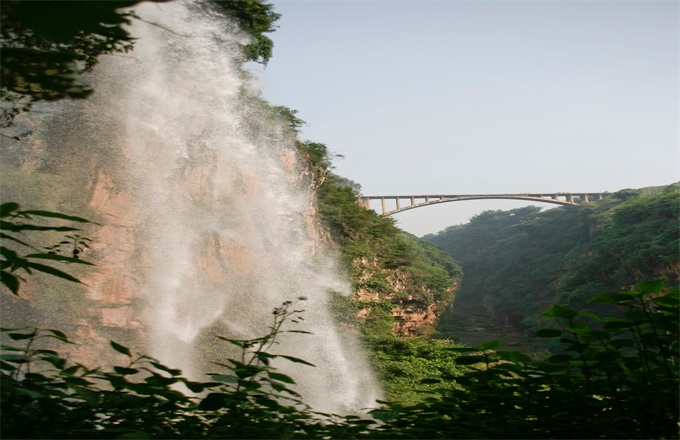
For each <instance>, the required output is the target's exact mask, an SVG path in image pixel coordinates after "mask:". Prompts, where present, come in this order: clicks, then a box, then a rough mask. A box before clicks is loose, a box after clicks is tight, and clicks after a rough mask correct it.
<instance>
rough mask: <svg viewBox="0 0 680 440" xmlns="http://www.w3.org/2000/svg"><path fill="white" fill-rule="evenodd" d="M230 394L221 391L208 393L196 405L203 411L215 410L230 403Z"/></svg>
mask: <svg viewBox="0 0 680 440" xmlns="http://www.w3.org/2000/svg"><path fill="white" fill-rule="evenodd" d="M229 397H230V396H229V395H227V394H223V393H210V394H208V395H207V396H206V397H205V398H204V399H203V400H201V403H200V404H199V405H198V408H199V409H202V410H204V411H215V410H218V409H221V408H224V407H225V406H228V405H229V404H230V403H231V399H230V398H229Z"/></svg>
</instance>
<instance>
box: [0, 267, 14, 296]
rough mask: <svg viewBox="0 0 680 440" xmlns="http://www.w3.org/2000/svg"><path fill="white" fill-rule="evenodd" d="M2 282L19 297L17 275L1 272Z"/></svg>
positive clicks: (0, 278)
mask: <svg viewBox="0 0 680 440" xmlns="http://www.w3.org/2000/svg"><path fill="white" fill-rule="evenodd" d="M0 281H2V284H3V285H4V286H5V287H7V288H8V289H9V291H10V292H12V293H13V294H15V295H19V278H18V277H17V276H16V275H12V274H11V273H9V272H7V271H5V270H2V271H0Z"/></svg>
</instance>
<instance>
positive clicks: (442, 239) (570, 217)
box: [425, 184, 680, 327]
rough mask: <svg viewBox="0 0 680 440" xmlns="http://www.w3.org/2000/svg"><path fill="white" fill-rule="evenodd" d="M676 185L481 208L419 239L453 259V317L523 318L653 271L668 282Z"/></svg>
mask: <svg viewBox="0 0 680 440" xmlns="http://www.w3.org/2000/svg"><path fill="white" fill-rule="evenodd" d="M679 204H680V187H679V186H678V185H677V184H673V185H669V186H666V187H657V188H646V189H639V190H632V189H627V190H622V191H619V192H616V193H613V194H611V195H609V196H608V197H606V198H605V199H604V200H602V201H599V202H594V203H589V204H585V205H581V206H565V207H562V208H556V209H550V210H547V211H541V210H540V208H536V207H526V208H519V209H514V210H510V211H486V212H483V213H481V214H479V215H477V216H475V217H474V218H472V220H471V221H470V223H468V224H465V225H459V226H452V227H449V228H448V229H446V230H444V231H442V232H440V233H439V234H436V235H429V236H427V237H425V239H426V240H428V241H430V242H432V243H434V244H436V245H437V246H439V247H441V248H442V249H444V250H445V251H446V252H447V253H448V254H449V255H451V256H452V257H453V258H454V259H456V260H457V261H459V262H460V264H461V266H462V268H463V272H464V277H463V281H462V285H461V289H460V292H459V295H458V297H457V299H456V304H455V306H454V308H453V311H452V312H453V315H452V316H449V317H450V318H451V317H452V319H453V321H454V322H455V321H456V320H457V319H458V320H460V319H464V318H465V319H467V321H470V320H471V319H472V320H477V321H479V322H486V321H488V320H491V321H493V322H494V323H495V324H497V325H508V326H520V327H521V326H532V325H533V324H534V323H535V319H536V318H535V315H536V313H538V312H541V311H544V310H546V309H547V308H549V307H550V305H551V304H552V303H555V302H557V303H561V304H565V305H568V306H570V307H574V308H583V307H585V306H586V303H587V301H588V300H589V299H591V297H592V295H593V293H596V292H608V291H617V290H621V289H629V288H631V286H632V285H634V284H636V283H638V282H642V281H649V280H654V279H661V278H664V279H667V280H668V281H669V282H670V283H672V284H676V283H677V281H678V274H679V273H680V269H679V267H678V249H679V246H678V213H679V207H680V205H679Z"/></svg>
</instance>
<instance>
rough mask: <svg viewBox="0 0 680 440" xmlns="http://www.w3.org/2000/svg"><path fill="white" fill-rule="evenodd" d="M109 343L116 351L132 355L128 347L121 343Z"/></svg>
mask: <svg viewBox="0 0 680 440" xmlns="http://www.w3.org/2000/svg"><path fill="white" fill-rule="evenodd" d="M109 343H110V344H111V347H113V349H114V350H116V351H117V352H118V353H122V354H124V355H125V356H127V357H132V353H130V349H129V348H127V347H125V346H123V345H120V344H119V343H117V342H115V341H109Z"/></svg>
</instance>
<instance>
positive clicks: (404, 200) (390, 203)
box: [359, 192, 604, 215]
mask: <svg viewBox="0 0 680 440" xmlns="http://www.w3.org/2000/svg"><path fill="white" fill-rule="evenodd" d="M602 197H604V194H603V193H569V192H557V193H518V194H418V195H391V196H361V197H360V198H359V201H360V203H361V204H362V205H363V206H365V207H366V208H368V209H375V208H374V205H375V204H374V203H372V202H375V201H379V202H380V204H379V209H375V211H376V212H378V213H379V214H380V215H392V214H396V213H398V212H402V211H407V210H409V209H414V208H420V207H422V206H429V205H434V204H438V203H447V202H458V201H463V200H481V199H506V200H507V199H514V200H528V201H533V202H542V203H553V204H557V205H580V204H582V203H588V202H590V201H592V200H601V199H602Z"/></svg>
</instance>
